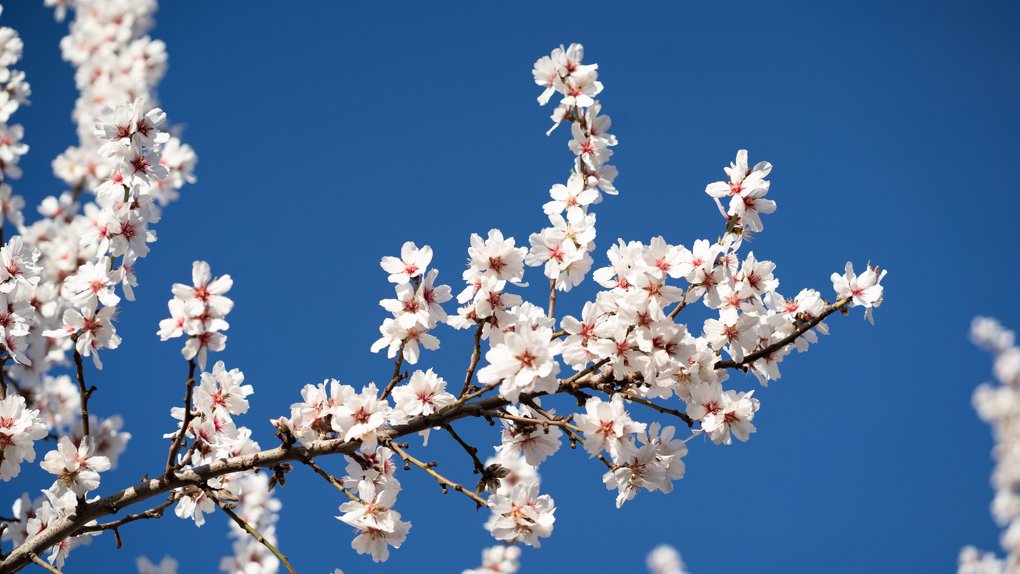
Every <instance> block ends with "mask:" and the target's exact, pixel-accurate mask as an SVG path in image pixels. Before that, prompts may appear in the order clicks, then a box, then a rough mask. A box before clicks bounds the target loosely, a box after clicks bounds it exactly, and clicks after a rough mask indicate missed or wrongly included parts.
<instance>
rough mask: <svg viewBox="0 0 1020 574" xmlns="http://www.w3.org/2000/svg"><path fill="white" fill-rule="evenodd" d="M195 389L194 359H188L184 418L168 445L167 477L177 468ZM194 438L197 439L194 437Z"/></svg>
mask: <svg viewBox="0 0 1020 574" xmlns="http://www.w3.org/2000/svg"><path fill="white" fill-rule="evenodd" d="M194 391H195V359H188V380H187V381H185V382H184V420H183V421H181V430H180V431H178V432H177V434H176V435H174V442H173V443H172V444H171V445H170V452H169V453H168V454H167V457H166V472H165V473H164V474H165V475H166V476H167V477H169V476H170V475H171V474H173V471H174V470H175V469H177V468H178V465H177V453H178V452H180V451H181V445H182V444H183V443H184V437H185V435H187V434H188V427H189V426H191V419H192V417H194V413H193V412H192V404H191V399H192V394H193V393H194ZM195 440H198V438H197V437H196V439H195Z"/></svg>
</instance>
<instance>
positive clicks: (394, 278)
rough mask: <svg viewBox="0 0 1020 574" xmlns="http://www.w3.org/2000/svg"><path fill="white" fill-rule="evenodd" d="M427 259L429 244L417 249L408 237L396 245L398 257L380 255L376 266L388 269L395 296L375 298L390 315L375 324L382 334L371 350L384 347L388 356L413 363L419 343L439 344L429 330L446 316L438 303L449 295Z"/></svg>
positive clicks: (416, 356) (436, 271) (418, 352)
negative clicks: (406, 240)
mask: <svg viewBox="0 0 1020 574" xmlns="http://www.w3.org/2000/svg"><path fill="white" fill-rule="evenodd" d="M431 262H432V248H431V247H429V246H428V245H426V246H424V247H422V248H421V249H418V246H416V245H415V244H414V243H412V242H410V241H408V242H406V243H404V245H403V246H402V247H401V248H400V257H383V258H382V261H381V262H380V266H381V267H382V268H383V271H386V272H387V273H389V281H390V283H395V284H396V291H397V296H396V298H395V299H383V300H382V301H380V302H379V305H381V306H382V307H383V308H384V309H386V310H387V311H389V312H390V313H392V314H393V318H391V319H386V320H385V321H383V324H382V326H381V327H379V332H380V334H381V335H382V336H381V337H380V338H379V340H377V341H376V342H375V343H373V344H372V352H373V353H378V352H379V351H381V350H383V349H387V351H386V354H387V356H388V357H389V358H391V359H392V358H393V357H396V356H397V355H398V354H399V355H400V360H401V361H404V360H406V361H407V362H408V363H410V364H412V365H414V364H416V363H417V362H418V357H419V355H420V354H421V349H420V348H419V345H420V346H421V347H425V348H426V349H428V350H430V351H434V350H436V349H438V348H439V339H437V338H436V337H435V336H433V335H432V334H430V333H429V330H431V329H432V328H434V327H435V326H436V324H437V323H441V322H444V321H446V320H447V317H446V312H445V311H443V307H442V305H443V303H446V302H447V301H449V300H450V298H451V295H450V287H449V286H447V285H436V284H435V282H436V277H438V276H439V270H438V269H431V270H430V269H429V268H428V266H429V263H431Z"/></svg>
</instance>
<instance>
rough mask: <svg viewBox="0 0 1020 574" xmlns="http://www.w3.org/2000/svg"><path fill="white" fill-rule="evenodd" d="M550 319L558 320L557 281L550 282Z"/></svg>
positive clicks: (551, 280)
mask: <svg viewBox="0 0 1020 574" xmlns="http://www.w3.org/2000/svg"><path fill="white" fill-rule="evenodd" d="M549 318H550V319H555V318H556V280H555V279H550V280H549Z"/></svg>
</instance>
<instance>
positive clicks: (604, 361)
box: [561, 357, 610, 387]
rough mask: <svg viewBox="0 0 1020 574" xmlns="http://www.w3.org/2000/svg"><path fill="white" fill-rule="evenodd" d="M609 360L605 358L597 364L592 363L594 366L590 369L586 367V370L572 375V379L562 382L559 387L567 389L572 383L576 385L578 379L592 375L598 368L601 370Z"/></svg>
mask: <svg viewBox="0 0 1020 574" xmlns="http://www.w3.org/2000/svg"><path fill="white" fill-rule="evenodd" d="M609 360H610V358H609V357H606V358H605V359H602V360H600V361H598V362H597V363H594V364H592V365H591V366H590V367H588V368H587V369H584V370H583V371H581V372H579V373H576V374H574V376H572V377H570V378H569V379H567V380H565V381H563V382H562V383H561V385H562V386H565V387H569V386H571V385H573V384H574V383H576V382H577V381H578V380H579V379H580V378H581V377H583V376H585V375H589V374H591V373H594V372H595V371H597V370H599V369H600V368H602V366H603V365H605V364H606V363H608V362H609Z"/></svg>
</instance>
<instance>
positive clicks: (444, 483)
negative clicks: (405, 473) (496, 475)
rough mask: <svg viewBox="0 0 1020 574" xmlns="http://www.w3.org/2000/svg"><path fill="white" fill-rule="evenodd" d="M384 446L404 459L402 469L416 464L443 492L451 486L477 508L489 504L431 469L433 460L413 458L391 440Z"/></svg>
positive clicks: (434, 464)
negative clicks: (434, 480) (423, 460)
mask: <svg viewBox="0 0 1020 574" xmlns="http://www.w3.org/2000/svg"><path fill="white" fill-rule="evenodd" d="M386 446H388V447H390V448H391V449H393V452H395V453H397V456H399V457H400V458H402V459H404V470H407V469H409V468H410V466H409V464H413V465H414V466H417V467H418V468H420V469H422V470H424V471H425V472H426V473H428V475H429V476H431V477H432V478H434V479H436V482H438V483H439V486H441V487H442V488H443V494H446V493H447V492H448V489H450V488H452V489H454V490H456V491H457V492H460V493H461V494H463V495H464V496H466V497H468V498H470V499H471V500H474V501H475V504H477V505H478V508H485V507H486V506H488V505H489V503H488V502H486V500H485V499H484V498H482V497H481V496H478V495H477V494H475V493H474V492H472V491H470V490H468V489H466V488H464V487H463V486H461V485H460V484H457V483H456V482H453V481H452V480H450V479H448V478H446V477H445V476H443V475H441V474H439V473H438V472H436V471H435V470H433V467H434V466H436V463H435V462H430V463H425V462H422V461H420V460H418V459H416V458H414V457H413V456H411V455H409V454H407V451H406V450H404V449H402V448H400V445H398V444H397V443H396V441H392V440H391V441H387V443H386Z"/></svg>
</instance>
